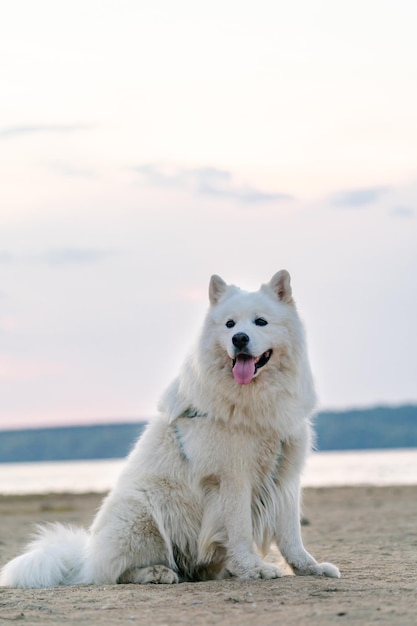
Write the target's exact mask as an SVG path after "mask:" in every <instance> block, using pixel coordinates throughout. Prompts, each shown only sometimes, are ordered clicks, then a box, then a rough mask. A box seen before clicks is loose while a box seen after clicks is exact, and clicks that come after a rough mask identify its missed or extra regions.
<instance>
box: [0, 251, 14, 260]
mask: <svg viewBox="0 0 417 626" xmlns="http://www.w3.org/2000/svg"><path fill="white" fill-rule="evenodd" d="M12 260H13V257H12V255H11V254H10V252H6V250H0V263H10V261H12Z"/></svg>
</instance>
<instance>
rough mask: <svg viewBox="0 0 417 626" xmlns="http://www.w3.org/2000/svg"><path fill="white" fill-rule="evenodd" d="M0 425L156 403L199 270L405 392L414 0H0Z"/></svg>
mask: <svg viewBox="0 0 417 626" xmlns="http://www.w3.org/2000/svg"><path fill="white" fill-rule="evenodd" d="M0 9H1V15H2V17H1V20H0V59H1V60H0V90H1V94H0V429H1V428H3V429H13V428H21V427H38V426H47V425H67V424H83V423H84V424H87V423H94V422H108V421H111V422H113V421H127V420H137V419H146V418H149V417H150V416H152V415H153V414H155V413H156V410H157V403H158V399H159V397H160V396H161V394H162V393H163V391H164V389H165V388H166V386H167V385H168V384H169V383H170V381H171V379H172V378H173V377H175V376H176V373H177V371H178V368H179V366H180V365H181V362H182V361H183V359H184V357H185V355H186V353H187V351H188V348H189V346H190V345H191V343H192V341H193V339H194V337H195V335H196V334H197V333H198V331H199V328H200V326H201V322H202V319H203V317H204V314H205V311H206V308H207V306H208V297H207V291H208V282H209V278H210V276H211V274H213V273H216V274H220V275H221V276H222V277H223V278H224V279H225V280H226V281H227V282H230V283H234V284H237V285H239V286H241V287H242V288H245V289H249V290H251V289H257V288H258V287H259V285H260V284H261V283H264V282H267V281H268V280H269V279H270V278H271V277H272V275H273V274H274V273H275V272H276V271H278V270H279V269H282V268H286V269H287V270H288V271H289V272H290V274H291V276H292V285H293V293H294V297H295V300H296V302H297V306H298V309H299V312H300V315H301V317H302V319H303V321H304V323H305V326H306V331H307V339H308V346H309V352H310V360H311V364H312V368H313V373H314V377H315V381H316V386H317V391H318V397H319V408H320V409H345V408H351V407H364V406H373V405H375V404H379V405H380V404H388V405H398V404H403V403H406V402H417V332H416V320H417V114H416V111H417V62H416V59H417V39H416V37H415V24H416V23H417V3H416V2H415V0H397V1H396V2H395V3H394V2H391V1H387V0H360V1H358V0H349V1H344V0H340V1H339V2H335V1H334V0H323V1H319V0H313V1H311V0H294V1H293V2H288V1H281V0H258V1H257V2H256V3H254V2H247V1H245V0H239V1H237V0H221V1H220V0H211V1H210V2H206V3H203V2H195V1H192V0H176V2H172V1H170V0H153V1H152V2H137V1H133V0H117V1H116V0H72V1H71V2H56V1H54V0H37V2H33V1H32V0H15V1H14V2H9V1H7V0H0Z"/></svg>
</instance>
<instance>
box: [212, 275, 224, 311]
mask: <svg viewBox="0 0 417 626" xmlns="http://www.w3.org/2000/svg"><path fill="white" fill-rule="evenodd" d="M226 289H227V285H226V283H225V282H224V280H223V278H220V276H217V274H213V276H212V277H211V278H210V285H209V299H210V304H217V302H218V301H219V300H220V298H221V296H222V295H223V294H224V292H225V291H226Z"/></svg>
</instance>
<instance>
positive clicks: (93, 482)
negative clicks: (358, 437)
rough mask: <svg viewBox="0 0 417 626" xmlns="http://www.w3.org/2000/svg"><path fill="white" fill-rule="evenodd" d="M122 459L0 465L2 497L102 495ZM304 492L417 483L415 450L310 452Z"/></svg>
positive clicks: (305, 470) (119, 469)
mask: <svg viewBox="0 0 417 626" xmlns="http://www.w3.org/2000/svg"><path fill="white" fill-rule="evenodd" d="M124 462H125V461H124V459H105V460H91V461H54V462H47V463H44V462H39V463H0V494H31V493H32V494H33V493H52V492H55V493H56V492H58V493H59V492H61V493H62V492H74V493H89V492H98V493H101V492H105V491H108V490H109V489H111V487H112V486H113V485H114V484H115V482H116V479H117V477H118V475H119V473H120V471H121V469H122V467H123V465H124ZM302 484H303V486H305V487H330V486H342V485H380V486H383V485H413V484H417V448H412V449H401V450H355V451H341V452H339V451H337V452H313V453H312V454H311V455H310V457H309V459H308V462H307V464H306V467H305V469H304V473H303V479H302Z"/></svg>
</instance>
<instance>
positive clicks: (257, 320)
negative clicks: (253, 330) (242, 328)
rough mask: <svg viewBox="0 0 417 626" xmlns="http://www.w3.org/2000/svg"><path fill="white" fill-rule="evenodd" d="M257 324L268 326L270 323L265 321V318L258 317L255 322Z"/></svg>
mask: <svg viewBox="0 0 417 626" xmlns="http://www.w3.org/2000/svg"><path fill="white" fill-rule="evenodd" d="M255 324H256V325H257V326H266V325H267V324H268V322H267V321H266V320H264V318H263V317H257V318H256V320H255Z"/></svg>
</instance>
